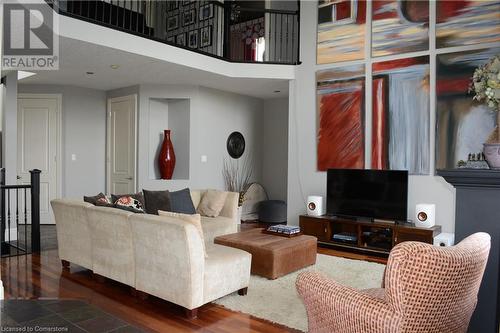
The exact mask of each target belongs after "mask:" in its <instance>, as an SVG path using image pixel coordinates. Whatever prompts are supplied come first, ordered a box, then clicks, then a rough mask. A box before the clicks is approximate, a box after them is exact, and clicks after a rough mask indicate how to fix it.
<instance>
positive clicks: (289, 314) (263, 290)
mask: <svg viewBox="0 0 500 333" xmlns="http://www.w3.org/2000/svg"><path fill="white" fill-rule="evenodd" d="M384 268H385V265H382V264H377V263H371V262H367V261H361V260H351V259H344V258H339V257H332V256H327V255H323V254H318V257H317V259H316V264H315V265H314V266H310V267H308V268H305V269H303V270H300V271H297V272H294V273H291V274H288V275H286V276H283V277H281V278H279V279H276V280H268V279H266V278H263V277H260V276H256V275H252V276H251V277H250V286H249V287H248V294H247V295H246V296H239V295H238V294H236V293H233V294H231V295H228V296H226V297H223V298H221V299H219V300H217V301H215V303H217V304H220V305H222V306H224V307H226V308H228V309H231V310H233V311H239V312H243V313H248V314H251V315H253V316H255V317H259V318H263V319H267V320H269V321H271V322H275V323H278V324H281V325H285V326H287V327H292V328H295V329H298V330H301V331H304V332H306V331H307V315H306V310H305V308H304V305H303V304H302V300H301V299H300V298H299V295H298V294H297V291H296V290H295V280H296V279H297V275H298V274H299V273H300V272H303V271H305V270H315V271H319V272H322V273H324V274H326V275H327V276H329V277H331V278H332V279H334V280H335V281H337V282H338V283H340V284H343V285H347V286H351V287H353V288H356V289H366V288H380V285H381V283H382V275H383V273H384Z"/></svg>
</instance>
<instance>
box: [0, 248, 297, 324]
mask: <svg viewBox="0 0 500 333" xmlns="http://www.w3.org/2000/svg"><path fill="white" fill-rule="evenodd" d="M0 267H1V270H2V281H3V283H4V289H5V298H6V299H14V298H22V299H56V298H60V299H81V300H85V301H87V302H89V303H90V304H93V305H95V306H97V307H98V308H100V309H102V310H103V311H105V312H108V313H110V314H112V315H114V316H116V317H118V318H120V319H122V320H125V321H127V322H129V323H130V324H132V325H134V326H137V327H140V328H142V329H144V330H147V331H149V332H162V333H163V332H169V333H170V332H171V333H187V332H189V333H191V332H193V333H200V332H203V333H219V332H222V333H226V332H227V333H233V332H242V333H244V332H248V333H283V332H298V331H296V330H293V329H289V328H287V327H284V326H281V325H277V324H273V323H271V322H268V321H266V320H263V319H260V318H256V317H253V316H251V315H248V314H244V313H239V312H234V311H230V310H228V309H225V308H223V307H221V306H218V305H216V304H206V305H204V306H202V307H201V308H200V310H199V312H198V318H196V319H193V320H188V319H186V318H185V317H184V311H183V309H182V308H180V307H178V306H176V305H174V304H171V303H169V302H165V301H163V300H160V299H158V298H155V297H149V298H148V299H147V300H141V299H139V298H138V297H134V296H132V295H131V294H130V288H129V287H128V286H125V285H122V284H120V283H117V282H114V281H110V280H107V281H106V282H104V283H99V282H97V281H96V280H95V279H93V276H92V273H91V272H90V271H88V270H86V269H84V268H82V267H79V266H77V265H74V264H71V267H70V268H69V269H63V267H62V265H61V261H60V260H59V257H58V255H57V250H49V251H43V252H42V253H41V254H40V255H38V254H33V255H27V256H19V257H9V258H2V259H1V260H0ZM242 297H245V296H242Z"/></svg>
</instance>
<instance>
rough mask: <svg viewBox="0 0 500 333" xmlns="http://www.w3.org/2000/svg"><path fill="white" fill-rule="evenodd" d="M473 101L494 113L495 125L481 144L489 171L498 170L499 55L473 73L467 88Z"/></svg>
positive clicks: (499, 146) (499, 161) (499, 165)
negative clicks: (485, 106)
mask: <svg viewBox="0 0 500 333" xmlns="http://www.w3.org/2000/svg"><path fill="white" fill-rule="evenodd" d="M469 91H470V92H474V93H475V95H474V97H473V99H474V100H476V101H478V102H482V103H484V104H485V105H487V106H488V107H489V108H490V109H491V110H492V111H493V112H496V116H497V124H496V126H495V129H494V130H493V132H492V133H491V134H490V135H489V137H488V139H487V140H486V142H485V143H484V144H483V152H484V155H485V157H486V161H487V162H488V164H489V166H490V168H491V169H500V128H499V125H500V55H496V56H494V57H493V58H491V59H490V60H489V61H488V62H487V63H486V64H484V65H482V66H479V67H478V68H476V70H475V71H474V75H473V77H472V83H471V85H470V88H469Z"/></svg>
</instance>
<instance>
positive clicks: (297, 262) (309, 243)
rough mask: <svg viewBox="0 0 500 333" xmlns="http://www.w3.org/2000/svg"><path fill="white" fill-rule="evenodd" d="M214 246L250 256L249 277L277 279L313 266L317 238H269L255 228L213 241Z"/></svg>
mask: <svg viewBox="0 0 500 333" xmlns="http://www.w3.org/2000/svg"><path fill="white" fill-rule="evenodd" d="M214 242H215V243H216V244H220V245H225V246H230V247H234V248H237V249H240V250H243V251H247V252H250V253H251V254H252V268H251V272H252V274H256V275H260V276H264V277H266V278H268V279H276V278H279V277H280V276H283V275H286V274H288V273H291V272H294V271H296V270H298V269H301V268H304V267H307V266H310V265H314V263H316V250H317V239H316V237H313V236H306V235H301V236H296V237H292V238H287V237H282V236H275V235H268V234H264V233H262V229H260V228H256V229H252V230H248V231H243V232H238V233H235V234H229V235H224V236H218V237H216V238H215V240H214Z"/></svg>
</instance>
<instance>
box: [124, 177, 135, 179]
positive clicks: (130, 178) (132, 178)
mask: <svg viewBox="0 0 500 333" xmlns="http://www.w3.org/2000/svg"><path fill="white" fill-rule="evenodd" d="M125 179H126V180H133V179H134V178H133V177H127V178H125Z"/></svg>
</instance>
